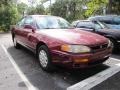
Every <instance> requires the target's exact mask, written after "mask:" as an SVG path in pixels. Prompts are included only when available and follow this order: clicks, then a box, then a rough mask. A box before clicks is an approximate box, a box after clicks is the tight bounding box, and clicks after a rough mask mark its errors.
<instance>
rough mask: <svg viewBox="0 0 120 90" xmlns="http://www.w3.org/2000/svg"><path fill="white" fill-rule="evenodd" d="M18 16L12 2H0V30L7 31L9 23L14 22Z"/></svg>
mask: <svg viewBox="0 0 120 90" xmlns="http://www.w3.org/2000/svg"><path fill="white" fill-rule="evenodd" d="M8 1H9V0H8ZM0 3H1V1H0ZM18 17H19V15H18V11H17V8H16V6H15V5H14V4H12V3H11V2H5V3H1V4H0V31H5V32H6V31H8V30H9V29H10V25H13V24H15V23H16V21H17V19H18Z"/></svg>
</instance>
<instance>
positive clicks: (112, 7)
mask: <svg viewBox="0 0 120 90" xmlns="http://www.w3.org/2000/svg"><path fill="white" fill-rule="evenodd" d="M108 1H109V3H108V6H107V13H108V14H118V15H119V14H120V0H108Z"/></svg>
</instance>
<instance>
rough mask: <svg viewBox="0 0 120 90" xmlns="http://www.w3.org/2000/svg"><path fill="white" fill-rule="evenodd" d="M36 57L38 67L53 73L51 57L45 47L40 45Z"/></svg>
mask: <svg viewBox="0 0 120 90" xmlns="http://www.w3.org/2000/svg"><path fill="white" fill-rule="evenodd" d="M37 56H38V59H39V62H40V66H41V68H42V69H43V70H45V71H53V69H54V67H53V64H52V62H51V56H50V53H49V50H48V48H47V46H45V45H41V46H40V47H39V49H38V54H37Z"/></svg>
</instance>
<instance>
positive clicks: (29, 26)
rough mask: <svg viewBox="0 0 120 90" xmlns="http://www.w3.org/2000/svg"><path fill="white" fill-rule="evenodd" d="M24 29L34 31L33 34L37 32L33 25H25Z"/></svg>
mask: <svg viewBox="0 0 120 90" xmlns="http://www.w3.org/2000/svg"><path fill="white" fill-rule="evenodd" d="M24 28H26V29H32V32H35V30H36V28H35V27H33V26H31V25H25V26H24Z"/></svg>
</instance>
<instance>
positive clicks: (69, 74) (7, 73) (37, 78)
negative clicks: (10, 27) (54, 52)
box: [0, 33, 120, 90]
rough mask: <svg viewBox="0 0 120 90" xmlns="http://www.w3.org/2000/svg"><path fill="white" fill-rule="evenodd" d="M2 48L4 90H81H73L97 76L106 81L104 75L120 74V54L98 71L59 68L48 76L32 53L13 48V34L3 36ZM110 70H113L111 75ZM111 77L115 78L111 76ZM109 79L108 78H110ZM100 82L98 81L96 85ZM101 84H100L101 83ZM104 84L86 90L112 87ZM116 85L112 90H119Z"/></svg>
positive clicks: (0, 68) (0, 79)
mask: <svg viewBox="0 0 120 90" xmlns="http://www.w3.org/2000/svg"><path fill="white" fill-rule="evenodd" d="M0 45H1V46H0V54H1V55H0V90H28V89H29V90H66V89H68V90H79V89H78V88H77V89H72V86H73V87H75V88H76V87H77V85H76V84H78V85H81V84H80V82H83V80H86V79H89V78H91V77H92V76H95V75H96V74H98V75H101V76H100V78H102V79H103V78H104V76H105V75H104V76H102V74H104V73H105V72H106V74H109V73H111V74H116V73H117V72H119V69H118V68H119V65H117V64H119V63H120V61H119V59H120V54H119V53H118V54H113V55H112V56H111V58H110V59H109V60H108V61H106V62H105V63H104V64H103V65H100V66H98V67H96V68H89V69H77V70H71V69H64V68H60V67H58V69H57V70H56V71H55V72H53V73H47V72H45V71H43V70H42V69H41V68H40V66H39V62H38V61H37V59H36V57H35V55H34V54H33V53H32V52H30V51H29V50H27V49H25V48H21V49H20V50H19V49H15V48H14V47H13V43H12V40H11V35H10V34H9V33H8V34H0ZM10 59H11V60H10ZM109 69H110V70H113V71H111V72H110V70H109ZM107 70H108V71H107ZM115 70H116V71H115ZM114 71H115V72H114ZM107 76H108V77H111V76H110V75H107ZM107 76H105V78H106V79H107V78H108V77H107ZM116 77H117V76H116ZM100 78H99V79H100ZM96 79H97V78H94V80H95V82H96ZM106 79H103V81H104V80H106ZM90 80H91V79H90ZM87 81H89V80H87ZM110 81H111V80H109V83H110V85H111V84H112V83H111V82H110ZM101 82H102V81H101ZM97 83H98V84H100V82H99V81H98V80H97ZM103 83H104V84H103V85H102V83H101V85H102V87H99V86H98V85H97V86H96V84H94V85H93V84H91V85H89V86H87V87H86V88H87V89H90V88H91V89H92V90H101V89H102V90H103V89H104V90H106V89H107V90H109V89H110V88H112V86H110V85H109V84H108V82H106V83H107V84H105V82H103ZM82 84H83V83H82ZM88 84H89V83H88ZM114 84H115V85H116V86H117V85H119V83H118V82H114ZM114 84H113V87H114V88H112V89H111V90H113V89H114V90H118V89H117V88H118V87H119V86H118V87H115V86H114ZM85 85H87V84H85ZM83 86H84V85H83ZM78 87H80V86H78ZM81 87H82V86H81ZM115 88H116V89H115ZM82 90H83V89H82Z"/></svg>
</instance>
